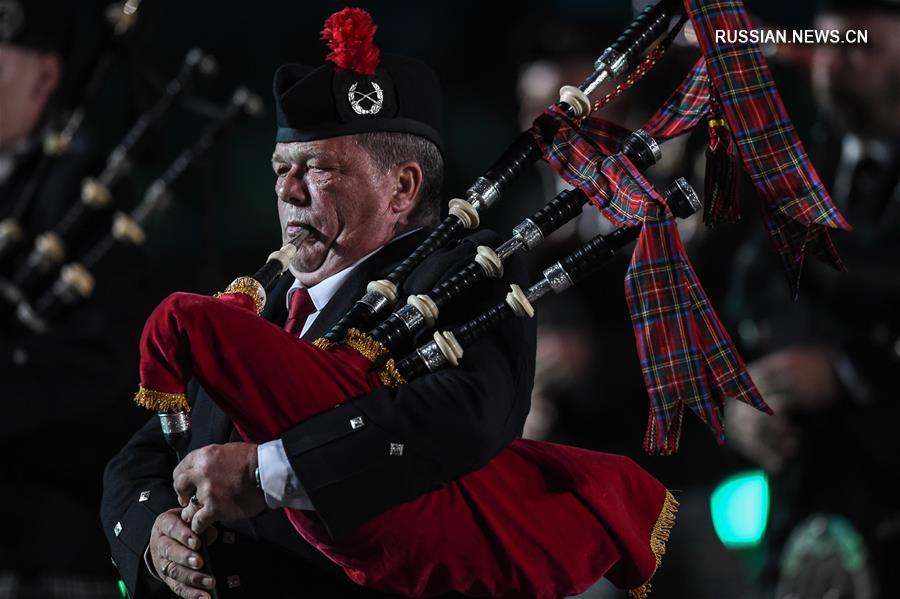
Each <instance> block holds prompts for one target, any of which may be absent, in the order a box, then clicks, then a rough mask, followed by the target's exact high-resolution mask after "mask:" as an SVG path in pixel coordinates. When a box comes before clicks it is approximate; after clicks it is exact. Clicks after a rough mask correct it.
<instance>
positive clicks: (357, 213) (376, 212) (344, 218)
mask: <svg viewBox="0 0 900 599" xmlns="http://www.w3.org/2000/svg"><path fill="white" fill-rule="evenodd" d="M272 167H273V169H274V170H275V174H276V176H277V179H276V181H275V194H276V195H277V196H278V217H279V220H280V222H281V233H282V240H283V241H284V243H287V242H289V241H291V240H292V239H294V238H296V237H297V236H298V235H299V234H301V232H305V233H309V236H308V237H307V238H306V240H305V241H304V242H303V243H302V244H300V246H299V248H298V251H297V254H296V256H295V257H294V260H293V261H292V263H291V272H292V273H293V274H294V276H295V277H297V279H298V280H299V281H300V282H301V283H302V284H304V285H306V286H312V285H315V284H316V283H318V282H319V281H321V280H323V279H325V278H327V277H328V276H330V275H332V274H335V273H337V272H339V271H341V270H343V269H344V268H346V267H347V266H350V265H351V264H353V263H354V262H356V261H357V260H359V259H360V258H362V257H364V256H366V255H367V254H369V253H371V252H372V251H374V250H375V249H377V248H378V247H380V246H381V245H384V244H385V243H386V242H387V241H388V240H390V239H391V237H392V236H393V232H394V229H395V226H396V224H397V221H398V218H397V215H396V213H395V212H394V211H392V210H391V208H390V195H391V190H392V187H393V184H394V183H393V181H392V179H391V177H390V176H389V173H384V172H381V171H380V170H379V169H378V168H377V167H376V166H375V165H374V164H373V163H372V160H371V159H370V157H369V154H368V152H367V151H366V150H365V149H364V148H363V147H361V146H359V145H358V144H357V143H356V142H355V141H354V139H353V138H352V137H350V136H344V137H335V138H331V139H323V140H317V141H310V142H292V143H278V144H276V146H275V153H274V154H273V156H272Z"/></svg>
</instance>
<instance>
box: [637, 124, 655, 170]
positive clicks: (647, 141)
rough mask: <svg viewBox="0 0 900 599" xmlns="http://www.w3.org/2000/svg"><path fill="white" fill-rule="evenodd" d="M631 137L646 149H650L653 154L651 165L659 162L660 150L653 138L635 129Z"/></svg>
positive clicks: (641, 130)
mask: <svg viewBox="0 0 900 599" xmlns="http://www.w3.org/2000/svg"><path fill="white" fill-rule="evenodd" d="M632 135H634V136H635V137H637V138H638V139H640V140H641V141H642V142H644V144H646V146H647V147H648V148H650V152H651V153H652V154H653V164H656V163H657V162H659V159H660V158H662V150H661V149H660V148H659V144H658V143H657V142H656V140H655V139H653V136H652V135H650V134H649V133H647V132H646V131H644V130H643V129H636V130H635V131H634V132H633V133H632Z"/></svg>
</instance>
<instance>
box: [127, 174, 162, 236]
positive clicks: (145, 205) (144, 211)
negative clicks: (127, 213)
mask: <svg viewBox="0 0 900 599" xmlns="http://www.w3.org/2000/svg"><path fill="white" fill-rule="evenodd" d="M170 199H171V194H170V193H169V187H168V186H167V185H166V182H165V181H163V180H162V179H156V180H155V181H154V182H153V183H151V184H150V187H148V188H147V191H145V192H144V197H143V199H142V200H141V203H140V204H138V205H137V208H135V209H134V211H133V212H132V213H131V218H132V220H134V222H136V223H137V224H139V225H140V224H143V223H144V221H145V220H146V219H147V217H148V216H150V214H151V213H152V212H153V211H154V210H157V209H159V208H162V207H164V206H165V205H166V204H167V203H168V201H169V200H170Z"/></svg>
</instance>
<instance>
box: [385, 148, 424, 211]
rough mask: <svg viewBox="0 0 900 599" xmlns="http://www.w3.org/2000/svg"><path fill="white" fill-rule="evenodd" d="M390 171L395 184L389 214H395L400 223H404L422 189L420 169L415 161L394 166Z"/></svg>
mask: <svg viewBox="0 0 900 599" xmlns="http://www.w3.org/2000/svg"><path fill="white" fill-rule="evenodd" d="M391 171H392V174H393V175H394V182H395V185H394V193H393V195H392V196H391V204H390V207H391V212H393V213H394V214H397V215H398V216H399V217H400V221H401V222H405V221H406V217H407V216H409V213H410V212H412V210H413V208H415V207H416V202H417V201H418V197H419V190H420V189H421V188H422V177H423V174H422V167H421V166H419V163H418V162H416V161H415V160H407V161H406V162H401V163H399V164H395V165H394V167H393V168H392V169H391Z"/></svg>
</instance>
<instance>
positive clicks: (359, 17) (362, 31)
mask: <svg viewBox="0 0 900 599" xmlns="http://www.w3.org/2000/svg"><path fill="white" fill-rule="evenodd" d="M376 29H378V27H377V26H376V25H375V23H373V22H372V15H370V14H369V13H368V12H366V11H365V10H363V9H361V8H349V7H348V8H345V9H344V10H342V11H340V12H336V13H334V14H333V15H331V16H330V17H328V19H326V21H325V28H324V29H323V30H322V39H323V40H325V41H326V42H328V47H329V48H331V53H330V54H329V55H328V56H326V57H325V59H326V60H330V61H331V62H333V63H334V65H335V66H336V67H338V68H339V69H344V70H345V71H352V72H354V73H359V74H360V75H374V74H375V69H376V68H378V61H379V58H380V52H379V50H378V48H377V47H376V46H375V43H374V38H375V30H376Z"/></svg>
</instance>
